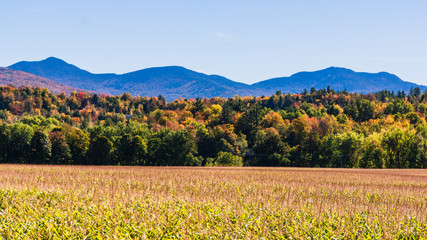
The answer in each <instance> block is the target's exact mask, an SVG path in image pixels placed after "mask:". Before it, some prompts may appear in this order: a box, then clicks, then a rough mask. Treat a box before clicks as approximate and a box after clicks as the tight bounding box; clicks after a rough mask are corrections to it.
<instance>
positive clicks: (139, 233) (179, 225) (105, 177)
mask: <svg viewBox="0 0 427 240" xmlns="http://www.w3.org/2000/svg"><path fill="white" fill-rule="evenodd" d="M0 186H1V188H0V236H2V237H3V238H6V239H7V238H17V239H20V238H23V239H25V238H30V239H34V238H41V239H83V238H87V239H98V238H102V239H112V238H116V239H127V238H137V239H146V238H152V239H158V238H166V239H170V238H183V239H260V238H265V239H272V238H273V239H278V238H279V239H280V238H282V239H289V238H293V239H300V238H306V239H307V238H340V239H341V238H342V239H349V238H350V239H352V238H356V237H357V238H366V239H390V238H414V239H420V238H427V171H426V170H422V169H418V170H407V169H405V170H362V169H302V168H190V167H112V166H111V167H110V166H97V167H95V166H37V165H9V164H8V165H0Z"/></svg>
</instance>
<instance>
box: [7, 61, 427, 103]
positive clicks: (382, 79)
mask: <svg viewBox="0 0 427 240" xmlns="http://www.w3.org/2000/svg"><path fill="white" fill-rule="evenodd" d="M10 68H12V69H16V70H21V71H25V72H28V73H32V74H35V75H37V76H41V77H44V78H47V79H51V80H54V81H56V82H58V83H61V84H65V85H68V86H71V87H74V88H81V89H88V90H91V91H96V92H102V93H106V94H112V95H119V94H123V93H124V92H129V93H131V94H132V95H134V96H136V95H140V96H158V95H163V96H164V97H165V98H166V99H167V100H168V101H171V100H174V99H177V98H180V97H183V98H196V97H200V98H203V97H208V98H210V97H233V96H234V95H240V96H248V95H254V96H260V95H271V94H273V93H275V92H276V91H278V90H281V91H282V92H283V93H300V92H302V91H303V90H304V89H307V90H310V88H312V87H314V88H316V89H321V88H327V87H328V86H330V87H331V88H332V89H334V90H344V89H346V90H347V91H349V92H358V93H369V92H375V91H380V90H384V89H387V90H390V91H399V90H404V91H409V89H410V88H411V87H412V88H415V87H420V88H421V90H425V89H426V87H425V86H421V85H417V84H414V83H410V82H405V81H402V80H401V79H400V78H399V77H397V76H396V75H393V74H390V73H386V72H380V73H363V72H355V71H352V70H350V69H345V68H337V67H330V68H327V69H324V70H320V71H314V72H299V73H296V74H294V75H292V76H290V77H280V78H273V79H269V80H265V81H261V82H258V83H255V84H252V85H248V84H244V83H239V82H235V81H232V80H230V79H227V78H225V77H222V76H218V75H206V74H203V73H199V72H195V71H192V70H189V69H186V68H184V67H179V66H168V67H155V68H147V69H143V70H139V71H135V72H131V73H126V74H114V73H109V74H93V73H90V72H88V71H86V70H83V69H80V68H78V67H76V66H74V65H71V64H68V63H66V62H65V61H63V60H61V59H57V58H54V57H50V58H47V59H45V60H42V61H36V62H25V61H24V62H19V63H16V64H13V65H12V66H10Z"/></svg>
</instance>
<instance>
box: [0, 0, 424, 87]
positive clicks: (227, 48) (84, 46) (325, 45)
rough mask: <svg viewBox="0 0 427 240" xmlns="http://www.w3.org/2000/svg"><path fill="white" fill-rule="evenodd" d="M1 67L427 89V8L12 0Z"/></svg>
mask: <svg viewBox="0 0 427 240" xmlns="http://www.w3.org/2000/svg"><path fill="white" fill-rule="evenodd" d="M0 23H1V30H0V32H1V34H0V66H8V65H11V64H13V63H15V62H17V61H21V60H42V59H44V58H47V57H49V56H55V57H58V58H61V59H63V60H65V61H67V62H69V63H72V64H75V65H77V66H79V67H81V68H83V69H86V70H88V71H90V72H94V73H105V72H115V73H124V72H129V71H134V70H138V69H142V68H147V67H156V66H167V65H180V66H184V67H187V68H189V69H193V70H196V71H201V72H204V73H207V74H219V75H223V76H225V77H228V78H230V79H232V80H235V81H240V82H246V83H253V82H256V81H260V80H265V79H268V78H272V77H278V76H288V75H290V74H292V73H295V72H298V71H305V70H310V71H311V70H319V69H322V68H326V67H329V66H340V67H347V68H351V69H353V70H356V71H365V72H379V71H387V72H391V73H394V74H396V75H398V76H399V77H401V78H402V79H403V80H406V81H411V82H416V83H420V84H425V85H427V74H426V72H427V1H425V0H405V1H404V0H400V1H395V0H370V1H368V0H345V1H344V0H281V1H250V0H246V1H237V0H235V1H233V0H224V1H223V0H216V1H200V0H199V1H185V0H183V1H165V0H147V1H129V0H122V1H98V0H74V1H71V0H64V1H62V0H61V1H57V0H56V1H53V0H52V1H46V0H38V1H34V0H26V1H21V0H16V1H15V0H14V1H1V4H0Z"/></svg>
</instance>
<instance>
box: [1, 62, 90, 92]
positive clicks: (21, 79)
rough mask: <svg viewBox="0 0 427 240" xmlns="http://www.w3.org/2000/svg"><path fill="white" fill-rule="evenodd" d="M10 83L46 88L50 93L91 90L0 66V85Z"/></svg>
mask: <svg viewBox="0 0 427 240" xmlns="http://www.w3.org/2000/svg"><path fill="white" fill-rule="evenodd" d="M10 84H12V85H14V86H16V87H20V86H33V87H42V88H47V89H49V90H50V91H51V92H52V93H61V92H64V93H66V94H70V93H71V92H72V91H77V92H89V93H92V92H91V91H86V90H83V89H77V88H73V87H70V86H67V85H64V84H61V83H58V82H55V81H52V80H49V79H46V78H42V77H39V76H36V75H34V74H30V73H27V72H23V71H19V70H14V69H10V68H3V67H0V85H1V86H5V85H10Z"/></svg>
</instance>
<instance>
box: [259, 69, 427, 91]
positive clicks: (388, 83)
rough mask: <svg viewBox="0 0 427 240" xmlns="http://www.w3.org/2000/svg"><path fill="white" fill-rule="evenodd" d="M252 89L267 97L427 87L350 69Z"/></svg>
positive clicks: (268, 82)
mask: <svg viewBox="0 0 427 240" xmlns="http://www.w3.org/2000/svg"><path fill="white" fill-rule="evenodd" d="M252 86H254V87H257V88H259V89H263V90H264V91H265V93H266V94H272V93H273V92H274V91H277V90H282V91H283V92H292V93H300V92H302V91H304V89H307V90H310V88H312V87H314V88H315V89H322V88H327V87H328V86H330V87H331V88H332V89H334V90H344V89H346V90H347V91H349V92H357V93H370V92H376V91H381V90H384V89H387V90H390V91H396V92H397V91H399V90H401V91H402V90H404V91H409V90H410V88H411V87H412V88H416V87H420V88H421V90H425V89H426V87H425V86H421V85H418V84H415V83H410V82H405V81H403V80H402V79H400V78H399V77H397V76H396V75H393V74H390V73H386V72H380V73H364V72H355V71H353V70H350V69H346V68H337V67H330V68H327V69H323V70H320V71H314V72H299V73H296V74H293V75H292V76H290V77H280V78H273V79H269V80H265V81H261V82H258V83H255V84H253V85H252Z"/></svg>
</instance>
